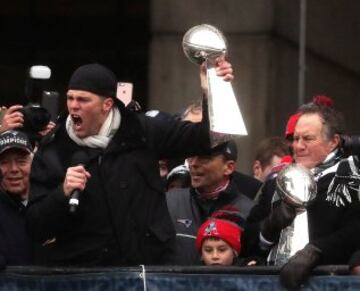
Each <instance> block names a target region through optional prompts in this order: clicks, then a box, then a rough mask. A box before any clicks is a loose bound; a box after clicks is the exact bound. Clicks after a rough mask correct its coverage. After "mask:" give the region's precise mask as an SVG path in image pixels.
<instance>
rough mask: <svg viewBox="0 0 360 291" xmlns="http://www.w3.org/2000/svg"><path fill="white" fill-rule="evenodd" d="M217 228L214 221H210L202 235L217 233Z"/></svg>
mask: <svg viewBox="0 0 360 291" xmlns="http://www.w3.org/2000/svg"><path fill="white" fill-rule="evenodd" d="M217 233H218V231H217V228H216V223H215V222H211V223H210V224H209V225H208V226H207V227H206V228H205V231H204V235H211V234H213V235H214V234H217Z"/></svg>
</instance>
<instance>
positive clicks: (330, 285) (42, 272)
mask: <svg viewBox="0 0 360 291" xmlns="http://www.w3.org/2000/svg"><path fill="white" fill-rule="evenodd" d="M278 273H279V269H278V268H276V267H260V266H259V267H205V266H204V267H202V266H197V267H183V266H139V267H128V268H125V267H122V268H47V267H35V266H31V267H22V266H16V267H8V268H6V269H5V270H4V271H2V272H1V273H0V290H22V291H23V290H25V291H27V290H51V291H53V290H55V291H56V290H62V291H63V290H66V291H68V290H130V291H131V290H146V291H148V290H151V291H154V290H155V291H157V290H161V291H167V290H169V291H175V290H186V291H191V290H206V291H207V290H209V291H212V290H214V291H215V290H216V291H217V290H225V291H228V290H229V291H230V290H244V291H245V290H252V291H253V290H261V291H263V290H266V291H272V290H274V291H275V290H281V286H280V283H279V278H278ZM302 290H332V291H333V290H342V291H343V290H360V276H359V277H357V276H350V275H348V267H347V266H322V267H318V268H316V269H315V270H314V272H313V274H312V276H311V278H310V279H309V281H308V282H307V283H306V285H305V286H304V287H303V288H302Z"/></svg>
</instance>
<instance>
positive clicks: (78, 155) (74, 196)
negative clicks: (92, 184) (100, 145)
mask: <svg viewBox="0 0 360 291" xmlns="http://www.w3.org/2000/svg"><path fill="white" fill-rule="evenodd" d="M88 162H89V156H88V155H87V153H86V152H84V151H78V152H75V153H74V154H73V156H72V158H71V165H72V166H79V165H82V166H85V165H86V164H87V163H88ZM81 192H82V191H81V190H80V189H74V190H73V191H72V193H71V194H70V200H69V206H70V207H69V211H70V213H72V214H74V213H75V212H76V210H77V208H78V207H79V198H80V193H81Z"/></svg>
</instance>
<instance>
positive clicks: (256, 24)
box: [149, 0, 360, 173]
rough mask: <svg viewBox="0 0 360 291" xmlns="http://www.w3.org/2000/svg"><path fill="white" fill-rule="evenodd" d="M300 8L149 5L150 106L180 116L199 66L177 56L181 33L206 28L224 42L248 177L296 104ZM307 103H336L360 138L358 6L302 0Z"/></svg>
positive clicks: (195, 91) (194, 91)
mask: <svg viewBox="0 0 360 291" xmlns="http://www.w3.org/2000/svg"><path fill="white" fill-rule="evenodd" d="M299 3H300V1H288V0H273V1H269V0H263V1H262V0H256V1H245V0H242V1H238V0H234V1H206V0H202V1H165V0H153V1H152V2H151V11H152V12H151V31H152V41H151V51H150V66H149V74H150V76H149V90H150V94H149V96H150V100H149V108H159V109H161V110H165V111H169V112H172V113H175V112H178V111H181V110H182V109H183V108H184V107H185V106H186V105H187V104H188V103H189V102H190V101H191V100H194V99H196V98H198V96H199V94H200V93H199V88H198V87H199V77H198V68H197V67H196V66H195V65H194V64H192V63H190V62H189V61H188V60H187V59H186V57H185V56H184V54H183V52H182V47H181V41H182V37H183V35H184V33H185V32H186V31H187V30H188V29H189V28H190V27H192V26H194V25H198V24H201V23H209V24H212V25H215V26H217V27H218V28H219V29H221V30H222V31H223V32H224V34H225V36H226V37H227V40H228V46H229V59H230V60H231V62H232V64H233V67H234V69H235V80H234V81H233V86H234V90H235V93H236V94H237V97H238V102H239V104H240V107H241V111H242V113H243V115H244V118H245V122H246V126H247V129H248V132H249V136H247V137H240V138H239V139H238V146H239V152H240V161H239V163H238V165H239V168H240V170H242V171H244V172H247V173H249V172H250V168H251V161H252V159H253V157H254V154H255V153H254V150H255V148H256V145H257V144H258V142H259V141H260V140H261V139H263V138H264V137H267V136H271V135H281V134H283V132H284V129H285V124H286V121H287V118H288V116H289V115H291V114H292V113H294V112H295V111H296V108H297V106H298V96H297V94H298V44H297V42H298V34H299ZM307 3H308V7H307V41H308V46H307V48H308V51H307V67H306V88H305V96H306V99H305V101H309V100H311V97H312V96H313V95H316V94H327V95H329V96H331V97H333V98H334V100H335V102H336V104H337V105H338V108H339V109H341V110H342V111H344V112H345V115H346V121H347V123H348V129H349V131H350V132H352V133H360V122H359V121H360V120H359V119H360V114H357V111H358V108H359V105H360V104H359V103H360V101H358V100H360V99H359V98H357V92H359V89H360V82H359V77H360V76H359V72H360V58H358V57H357V55H358V53H359V51H360V50H359V48H360V47H359V46H360V39H359V38H360V26H359V23H360V21H358V16H357V13H358V11H360V9H359V8H360V2H359V1H357V0H352V1H350V0H349V1H346V2H345V1H336V0H330V1H326V0H317V1H307Z"/></svg>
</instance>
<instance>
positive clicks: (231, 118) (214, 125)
mask: <svg viewBox="0 0 360 291" xmlns="http://www.w3.org/2000/svg"><path fill="white" fill-rule="evenodd" d="M183 49H184V52H185V55H186V56H187V57H188V59H189V60H190V61H192V62H194V63H196V64H203V63H204V62H205V66H206V73H207V74H206V75H207V82H208V92H207V93H208V94H207V95H208V111H209V112H208V113H209V122H210V131H211V143H212V145H213V146H216V145H217V144H220V143H221V142H224V141H227V140H230V139H231V138H232V137H231V135H247V131H246V128H245V124H244V120H243V117H242V114H241V111H240V108H239V106H238V104H237V101H236V97H235V94H234V91H233V88H232V86H231V83H230V82H226V81H224V80H223V78H219V77H218V76H217V74H216V70H215V66H216V62H217V60H218V59H219V58H223V57H224V56H225V55H226V53H227V48H226V41H225V37H224V35H223V34H222V33H221V32H220V31H219V30H218V29H217V28H215V27H214V26H211V25H208V24H201V25H197V26H194V27H192V28H191V29H189V30H188V31H187V32H186V33H185V35H184V38H183Z"/></svg>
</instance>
